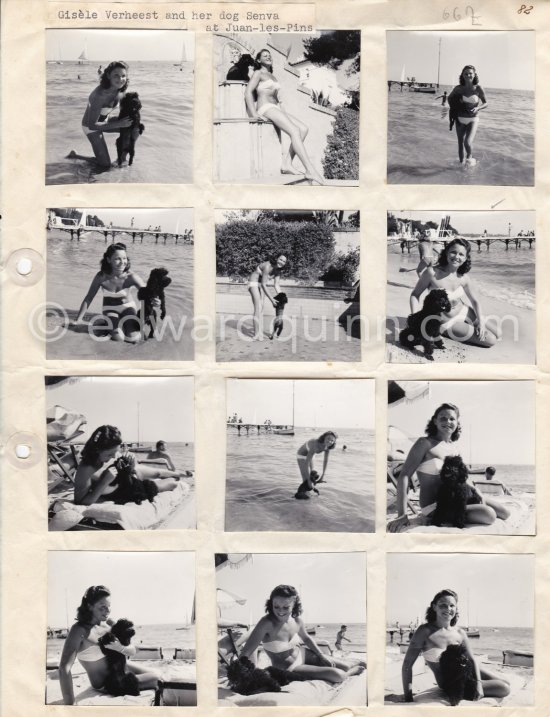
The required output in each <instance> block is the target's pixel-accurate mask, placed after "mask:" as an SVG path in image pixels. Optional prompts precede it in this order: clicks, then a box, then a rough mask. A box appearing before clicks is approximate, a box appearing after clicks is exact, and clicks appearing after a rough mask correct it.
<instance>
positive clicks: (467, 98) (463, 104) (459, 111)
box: [447, 65, 487, 166]
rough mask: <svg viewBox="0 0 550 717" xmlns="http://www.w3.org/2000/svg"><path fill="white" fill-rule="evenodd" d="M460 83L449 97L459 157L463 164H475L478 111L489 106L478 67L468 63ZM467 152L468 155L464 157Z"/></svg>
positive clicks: (461, 75)
mask: <svg viewBox="0 0 550 717" xmlns="http://www.w3.org/2000/svg"><path fill="white" fill-rule="evenodd" d="M459 81H460V84H459V85H457V86H456V87H455V88H454V89H453V90H452V92H451V94H450V95H449V97H448V98H447V101H448V103H449V107H450V112H451V116H452V117H453V118H454V120H455V127H456V136H457V139H458V158H459V160H460V163H461V164H465V165H467V166H473V165H474V164H476V160H475V159H474V158H473V157H472V152H473V145H474V139H475V136H476V132H477V126H478V124H479V117H478V112H479V111H480V110H484V109H485V108H486V107H487V100H486V99H485V93H484V92H483V90H482V89H481V87H480V85H479V84H478V83H479V78H478V76H477V72H476V68H475V67H474V66H473V65H466V67H465V68H464V69H463V70H462V72H461V73H460V78H459ZM464 152H466V157H464Z"/></svg>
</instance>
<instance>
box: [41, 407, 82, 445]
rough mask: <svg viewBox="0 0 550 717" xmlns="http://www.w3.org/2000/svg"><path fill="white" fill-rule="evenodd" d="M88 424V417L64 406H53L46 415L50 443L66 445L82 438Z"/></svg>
mask: <svg viewBox="0 0 550 717" xmlns="http://www.w3.org/2000/svg"><path fill="white" fill-rule="evenodd" d="M86 424H87V421H86V417H85V416H84V415H83V414H82V413H77V412H76V411H72V410H70V409H67V408H63V406H52V407H51V408H49V409H48V411H47V413H46V434H47V437H48V443H58V442H59V441H63V442H64V443H65V442H67V441H70V440H74V439H75V438H78V436H81V435H82V434H83V433H84V431H83V430H82V429H83V428H84V427H85V426H86Z"/></svg>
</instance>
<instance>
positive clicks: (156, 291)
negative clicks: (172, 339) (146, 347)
mask: <svg viewBox="0 0 550 717" xmlns="http://www.w3.org/2000/svg"><path fill="white" fill-rule="evenodd" d="M171 283H172V279H170V277H169V276H168V269H163V268H158V269H153V270H152V271H151V273H150V274H149V278H148V279H147V284H146V285H145V286H142V287H141V288H140V289H138V299H139V301H141V302H142V307H141V309H140V312H139V314H140V319H141V321H142V322H143V335H144V339H145V340H147V339H148V338H149V337H150V336H152V335H154V333H155V326H156V325H157V324H158V322H159V320H160V321H162V319H164V317H165V316H166V298H165V295H164V289H165V288H166V287H167V286H168V285H169V284H171ZM153 299H160V309H159V308H158V307H157V306H153ZM146 329H149V330H148V332H146Z"/></svg>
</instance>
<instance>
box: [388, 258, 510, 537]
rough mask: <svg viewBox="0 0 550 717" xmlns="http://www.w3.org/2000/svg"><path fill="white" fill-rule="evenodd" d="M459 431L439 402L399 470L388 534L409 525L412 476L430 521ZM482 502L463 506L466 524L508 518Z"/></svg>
mask: <svg viewBox="0 0 550 717" xmlns="http://www.w3.org/2000/svg"><path fill="white" fill-rule="evenodd" d="M426 271H428V269H426ZM461 430H462V428H461V425H460V412H459V410H458V407H457V406H455V405H454V404H452V403H442V404H441V406H439V408H437V410H436V411H435V413H434V415H433V416H432V417H431V418H430V420H429V422H428V425H427V426H426V437H425V438H424V437H422V438H418V439H417V440H416V441H415V443H414V444H413V447H412V448H411V450H410V451H409V454H408V456H407V458H406V459H405V462H404V463H403V467H402V468H401V471H400V473H399V476H398V478H397V518H395V520H392V521H390V522H389V523H388V526H387V529H388V531H389V532H390V533H398V532H400V530H402V529H403V528H404V527H407V526H408V525H409V518H408V516H407V494H408V491H409V482H410V481H411V479H412V477H413V475H414V474H415V473H416V477H417V479H418V483H419V486H420V493H419V498H418V500H419V503H420V508H421V512H422V515H424V516H426V518H429V516H430V515H431V514H432V513H433V511H434V510H435V506H436V503H437V494H438V492H439V486H440V483H441V478H440V472H441V468H442V466H443V462H444V460H445V458H446V457H447V456H456V455H457V450H456V447H455V446H454V445H453V444H454V443H455V442H456V441H458V439H459V437H460V432H461ZM483 500H484V502H483V503H479V504H473V505H467V506H466V514H467V522H468V523H470V524H472V523H474V524H476V525H491V524H492V523H494V522H495V520H496V518H497V517H501V518H505V517H508V511H507V510H506V509H504V508H503V507H502V506H500V505H498V503H497V502H496V501H491V500H487V499H486V498H484V499H483Z"/></svg>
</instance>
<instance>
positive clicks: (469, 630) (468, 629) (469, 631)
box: [465, 627, 480, 637]
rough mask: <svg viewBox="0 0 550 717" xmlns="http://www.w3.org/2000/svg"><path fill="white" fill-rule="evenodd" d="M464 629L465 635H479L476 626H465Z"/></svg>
mask: <svg viewBox="0 0 550 717" xmlns="http://www.w3.org/2000/svg"><path fill="white" fill-rule="evenodd" d="M465 630H466V635H467V637H480V634H479V630H478V629H477V627H466V628H465Z"/></svg>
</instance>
